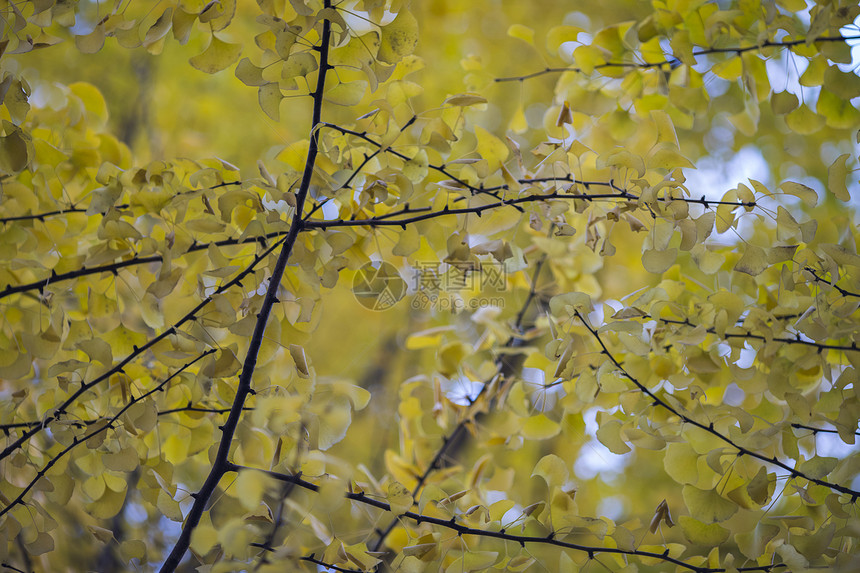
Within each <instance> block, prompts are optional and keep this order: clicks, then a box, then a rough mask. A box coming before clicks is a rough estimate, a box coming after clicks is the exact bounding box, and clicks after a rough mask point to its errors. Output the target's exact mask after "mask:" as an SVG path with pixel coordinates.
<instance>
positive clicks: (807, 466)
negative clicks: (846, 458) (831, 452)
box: [797, 456, 839, 479]
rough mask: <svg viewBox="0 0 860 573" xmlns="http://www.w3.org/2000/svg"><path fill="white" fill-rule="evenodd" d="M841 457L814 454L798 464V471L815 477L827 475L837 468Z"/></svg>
mask: <svg viewBox="0 0 860 573" xmlns="http://www.w3.org/2000/svg"><path fill="white" fill-rule="evenodd" d="M838 462H839V458H833V457H826V456H814V457H812V458H810V459H808V460H806V461H805V462H803V463H802V464H800V465H798V466H797V471H799V472H801V473H802V474H803V475H805V476H806V477H809V478H813V479H822V478H825V477H827V475H828V474H830V472H832V471H833V470H834V469H835V468H836V464H837V463H838Z"/></svg>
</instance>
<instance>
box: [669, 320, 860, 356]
mask: <svg viewBox="0 0 860 573" xmlns="http://www.w3.org/2000/svg"><path fill="white" fill-rule="evenodd" d="M657 320H659V321H660V322H662V323H663V324H678V325H682V326H692V327H695V326H696V325H695V324H693V323H692V322H690V319H688V318H685V319H684V320H675V319H671V318H659V319H657ZM734 328H742V327H739V326H736V327H734ZM705 332H707V333H708V334H714V335H716V334H717V331H716V329H715V328H714V327H713V326H711V327H708V328H706V329H705ZM722 338H724V339H726V340H728V339H729V338H742V339H745V340H761V341H763V342H782V343H783V344H800V345H801V346H812V347H813V348H817V349H818V350H841V351H842V352H860V348H858V347H857V343H856V342H852V343H851V345H850V346H848V345H845V344H826V343H823V342H815V341H814V340H804V339H802V338H800V334H799V333H798V334H796V335H795V336H794V337H793V338H791V337H788V336H774V337H773V338H767V337H765V336H762V335H761V334H753V333H752V332H750V331H748V330H747V331H746V332H726V333H724V334H723V336H722Z"/></svg>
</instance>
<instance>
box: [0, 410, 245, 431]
mask: <svg viewBox="0 0 860 573" xmlns="http://www.w3.org/2000/svg"><path fill="white" fill-rule="evenodd" d="M253 409H254V408H245V410H248V411H250V410H253ZM229 411H230V408H206V407H202V406H193V405H191V404H189V405H187V406H182V407H180V408H171V409H169V410H160V411H159V412H158V415H159V416H166V415H168V414H176V413H177V412H200V413H204V414H226V413H227V412H229ZM103 419H104V418H92V419H89V420H68V419H67V420H62V421H63V422H65V423H67V424H69V425H70V426H74V427H76V428H85V427H87V426H92V425H93V424H98V423H99V422H101V421H102V420H103ZM54 421H55V422H56V421H58V420H54ZM42 424H45V422H43V421H42V420H32V421H30V422H16V423H13V424H0V432H6V433H7V434H8V433H9V430H14V429H16V428H32V427H33V426H41V425H42Z"/></svg>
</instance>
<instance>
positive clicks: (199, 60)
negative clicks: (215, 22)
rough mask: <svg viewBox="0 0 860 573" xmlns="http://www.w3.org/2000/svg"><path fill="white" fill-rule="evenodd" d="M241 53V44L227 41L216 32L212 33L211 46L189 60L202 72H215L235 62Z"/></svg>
mask: <svg viewBox="0 0 860 573" xmlns="http://www.w3.org/2000/svg"><path fill="white" fill-rule="evenodd" d="M241 53H242V45H241V44H230V43H227V42H225V41H223V40H221V39H219V38H218V36H216V35H215V34H212V40H211V41H210V42H209V46H207V48H206V49H205V50H203V52H201V53H200V54H197V55H196V56H193V57H192V58H190V59H189V60H188V61H189V62H190V63H191V65H192V66H194V67H195V68H197V69H198V70H200V71H201V72H205V73H207V74H214V73H216V72H220V71H221V70H223V69H225V68H227V67H228V66H230V65H231V64H233V63H235V62H236V60H238V59H239V54H241Z"/></svg>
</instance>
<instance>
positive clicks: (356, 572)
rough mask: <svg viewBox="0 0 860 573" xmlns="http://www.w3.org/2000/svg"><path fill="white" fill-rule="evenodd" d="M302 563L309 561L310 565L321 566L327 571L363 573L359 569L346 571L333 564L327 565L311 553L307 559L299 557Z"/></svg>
mask: <svg viewBox="0 0 860 573" xmlns="http://www.w3.org/2000/svg"><path fill="white" fill-rule="evenodd" d="M299 560H300V561H307V562H308V563H314V564H316V565H320V566H322V567H325V568H326V569H333V570H335V571H340V572H341V573H363V572H362V571H361V570H359V569H344V568H343V567H338V566H337V565H332V564H331V563H326V562H325V561H320V560H319V559H317V558H316V556H315V555H314V554H313V553H311V554H310V555H309V556H307V557H299Z"/></svg>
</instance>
